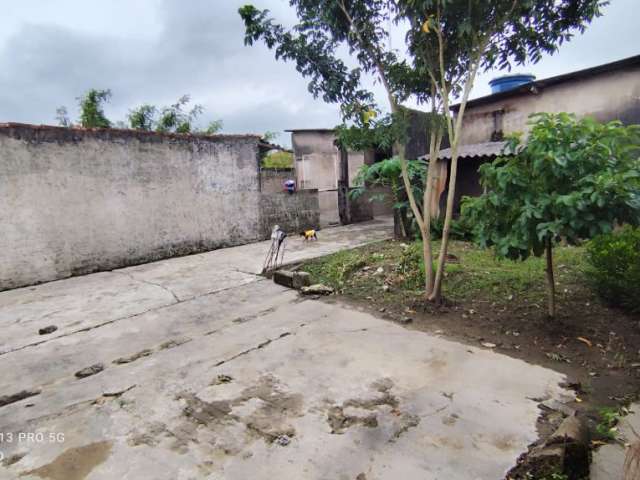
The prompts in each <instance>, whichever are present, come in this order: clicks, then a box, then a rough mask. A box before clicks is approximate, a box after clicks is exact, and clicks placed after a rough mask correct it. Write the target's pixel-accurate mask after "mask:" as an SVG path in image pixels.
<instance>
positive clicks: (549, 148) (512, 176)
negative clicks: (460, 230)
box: [463, 113, 640, 317]
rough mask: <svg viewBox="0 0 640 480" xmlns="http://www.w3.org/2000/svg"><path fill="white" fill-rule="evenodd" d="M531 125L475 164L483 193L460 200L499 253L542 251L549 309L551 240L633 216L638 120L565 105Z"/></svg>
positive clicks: (639, 169) (636, 218)
mask: <svg viewBox="0 0 640 480" xmlns="http://www.w3.org/2000/svg"><path fill="white" fill-rule="evenodd" d="M531 126H532V128H531V131H530V133H529V137H528V139H527V141H526V143H525V142H524V141H523V140H522V139H521V138H520V137H519V136H516V137H513V138H511V139H510V140H509V141H508V145H507V147H506V153H507V154H511V156H504V157H500V158H498V159H496V160H495V161H494V162H492V163H488V164H485V165H483V166H482V167H481V169H480V172H481V177H482V185H483V186H484V188H485V193H484V194H483V195H482V196H480V197H476V198H467V199H466V200H465V202H464V203H463V216H464V217H465V219H467V220H468V221H469V222H470V223H471V224H472V225H474V230H473V231H474V235H475V237H476V239H477V241H478V242H479V244H480V245H482V246H494V247H495V252H496V254H497V255H498V256H500V257H506V258H511V259H520V260H524V259H526V258H527V257H529V256H530V255H535V256H542V255H543V254H544V255H545V257H546V265H547V267H546V271H547V284H548V313H549V316H551V317H553V316H555V311H556V307H555V281H554V270H553V246H554V245H555V244H556V243H558V242H559V241H561V239H562V240H564V241H566V242H569V243H578V242H580V241H582V240H584V239H589V238H592V237H594V236H596V235H598V234H600V233H606V232H610V231H611V230H612V229H613V228H614V226H615V225H616V224H620V223H629V224H634V225H637V224H638V223H639V222H640V160H639V155H640V126H629V127H625V126H623V125H622V124H621V123H619V122H611V123H607V124H601V123H598V122H596V121H595V120H593V119H591V118H585V119H582V120H578V119H576V117H575V116H573V115H569V114H567V113H560V114H537V115H534V116H533V117H532V118H531Z"/></svg>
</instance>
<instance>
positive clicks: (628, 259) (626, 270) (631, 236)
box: [587, 225, 640, 311]
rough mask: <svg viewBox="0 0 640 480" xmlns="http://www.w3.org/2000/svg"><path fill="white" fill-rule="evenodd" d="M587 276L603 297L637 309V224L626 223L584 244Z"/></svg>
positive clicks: (639, 304)
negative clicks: (633, 225)
mask: <svg viewBox="0 0 640 480" xmlns="http://www.w3.org/2000/svg"><path fill="white" fill-rule="evenodd" d="M587 261H588V265H589V266H588V278H589V279H590V281H591V282H592V283H593V286H594V287H595V289H596V291H597V292H598V293H599V294H600V296H601V297H602V298H603V299H605V300H606V301H608V302H610V303H612V304H615V305H618V306H621V307H624V308H627V309H630V310H633V311H640V228H634V227H632V226H630V225H627V226H625V227H623V228H621V229H620V230H618V231H615V232H612V233H608V234H604V235H599V236H597V237H595V238H594V239H593V240H591V241H590V242H589V244H588V245H587Z"/></svg>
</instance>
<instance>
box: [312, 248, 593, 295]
mask: <svg viewBox="0 0 640 480" xmlns="http://www.w3.org/2000/svg"><path fill="white" fill-rule="evenodd" d="M438 247H439V243H438V242H435V243H434V250H435V251H437V249H438ZM449 252H450V253H451V254H453V255H454V256H455V259H454V260H453V261H452V262H448V263H447V266H446V270H445V285H444V292H445V296H446V297H447V298H448V299H449V300H452V301H455V302H464V301H466V300H469V299H474V298H479V297H481V298H483V299H484V300H488V301H491V302H498V303H500V302H503V301H509V300H510V299H512V298H513V296H515V295H518V296H520V298H526V299H527V300H529V301H532V302H544V301H545V295H546V290H545V271H544V269H545V264H544V259H542V258H533V257H532V258H529V259H527V260H526V261H524V262H516V261H511V260H503V259H498V258H496V257H495V256H494V254H493V252H492V251H491V250H483V249H479V248H477V247H476V246H474V245H472V244H470V243H466V242H459V241H454V242H451V246H450V249H449ZM582 253H583V252H582V248H578V247H560V248H557V249H556V250H555V255H554V256H555V266H556V280H557V290H558V293H559V296H562V294H563V293H564V289H565V288H566V289H569V288H571V287H570V286H571V285H573V284H575V283H576V282H581V281H582V278H583V274H582V270H583V260H582V257H583V255H582ZM380 268H382V272H380V271H379V270H378V269H380ZM303 269H304V270H305V271H307V272H309V273H310V274H311V276H312V278H313V281H314V282H320V283H325V284H327V285H330V286H331V287H333V288H335V289H338V290H341V291H342V293H344V294H352V295H355V296H362V295H361V294H365V293H367V291H368V292H369V293H368V294H369V295H371V292H372V290H371V289H372V288H375V287H376V286H377V287H382V286H383V285H387V286H388V287H389V290H392V291H395V292H396V293H397V292H398V291H401V292H402V293H403V294H404V295H413V296H419V295H420V294H421V292H422V291H423V288H424V287H423V286H424V265H423V262H422V244H421V243H420V242H415V243H412V244H405V243H401V242H396V241H388V242H381V243H378V244H375V245H370V246H367V247H363V248H359V249H355V250H349V251H342V252H339V253H336V254H333V255H330V256H328V257H324V258H322V259H318V260H315V261H313V262H311V263H309V264H307V265H305V266H304V267H303Z"/></svg>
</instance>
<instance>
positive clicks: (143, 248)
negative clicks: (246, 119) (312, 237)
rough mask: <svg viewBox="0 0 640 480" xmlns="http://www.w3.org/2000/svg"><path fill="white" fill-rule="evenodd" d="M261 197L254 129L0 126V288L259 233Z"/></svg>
mask: <svg viewBox="0 0 640 480" xmlns="http://www.w3.org/2000/svg"><path fill="white" fill-rule="evenodd" d="M309 196H310V197H312V196H313V194H312V193H310V194H309ZM264 200H265V197H264V196H263V195H262V193H261V192H260V180H259V167H258V137H255V136H242V135H237V136H236V135H234V136H213V137H196V136H183V135H158V134H153V133H144V132H132V131H126V130H124V131H123V130H81V129H64V128H57V127H34V126H27V125H19V124H6V125H0V225H1V228H2V231H1V235H0V265H1V269H0V290H2V289H7V288H13V287H18V286H23V285H30V284H34V283H39V282H44V281H49V280H54V279H59V278H64V277H68V276H71V275H78V274H84V273H88V272H93V271H98V270H109V269H113V268H117V267H122V266H126V265H131V264H136V263H144V262H148V261H152V260H156V259H160V258H166V257H171V256H176V255H184V254H189V253H194V252H200V251H206V250H211V249H215V248H219V247H223V246H229V245H237V244H242V243H247V242H251V241H255V240H258V239H261V238H265V231H264V224H265V222H267V223H271V222H274V223H277V221H279V220H278V219H277V217H278V214H277V209H276V206H275V205H277V207H278V208H280V209H281V213H282V215H283V216H284V218H285V219H288V220H287V221H291V220H290V219H291V216H292V215H293V214H291V213H290V212H288V211H287V209H288V208H289V207H290V205H294V206H295V207H296V208H297V206H298V205H299V204H300V202H299V197H295V199H294V198H288V199H285V198H284V197H283V198H282V199H280V200H279V201H278V202H275V203H274V202H273V201H272V200H270V201H269V205H271V207H272V208H265V209H263V208H261V205H262V202H263V201H264ZM288 202H289V203H288ZM308 202H311V203H312V200H310V199H308ZM316 204H317V194H316ZM307 206H308V204H307ZM305 208H306V207H305ZM309 208H312V207H309ZM306 210H308V209H306ZM306 210H305V209H302V207H300V208H297V210H296V209H294V210H293V211H297V212H301V211H304V215H305V216H308V215H309V214H308V212H307V211H306ZM263 213H264V214H265V215H266V216H267V218H268V221H267V220H263V219H262V218H261V215H262V214H263ZM305 218H307V217H305Z"/></svg>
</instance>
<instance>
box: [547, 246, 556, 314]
mask: <svg viewBox="0 0 640 480" xmlns="http://www.w3.org/2000/svg"><path fill="white" fill-rule="evenodd" d="M546 243H547V247H546V248H545V256H546V258H547V268H546V272H547V295H548V297H547V301H548V314H549V317H551V318H553V317H555V316H556V282H555V279H554V276H553V249H552V244H551V238H547V241H546Z"/></svg>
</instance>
